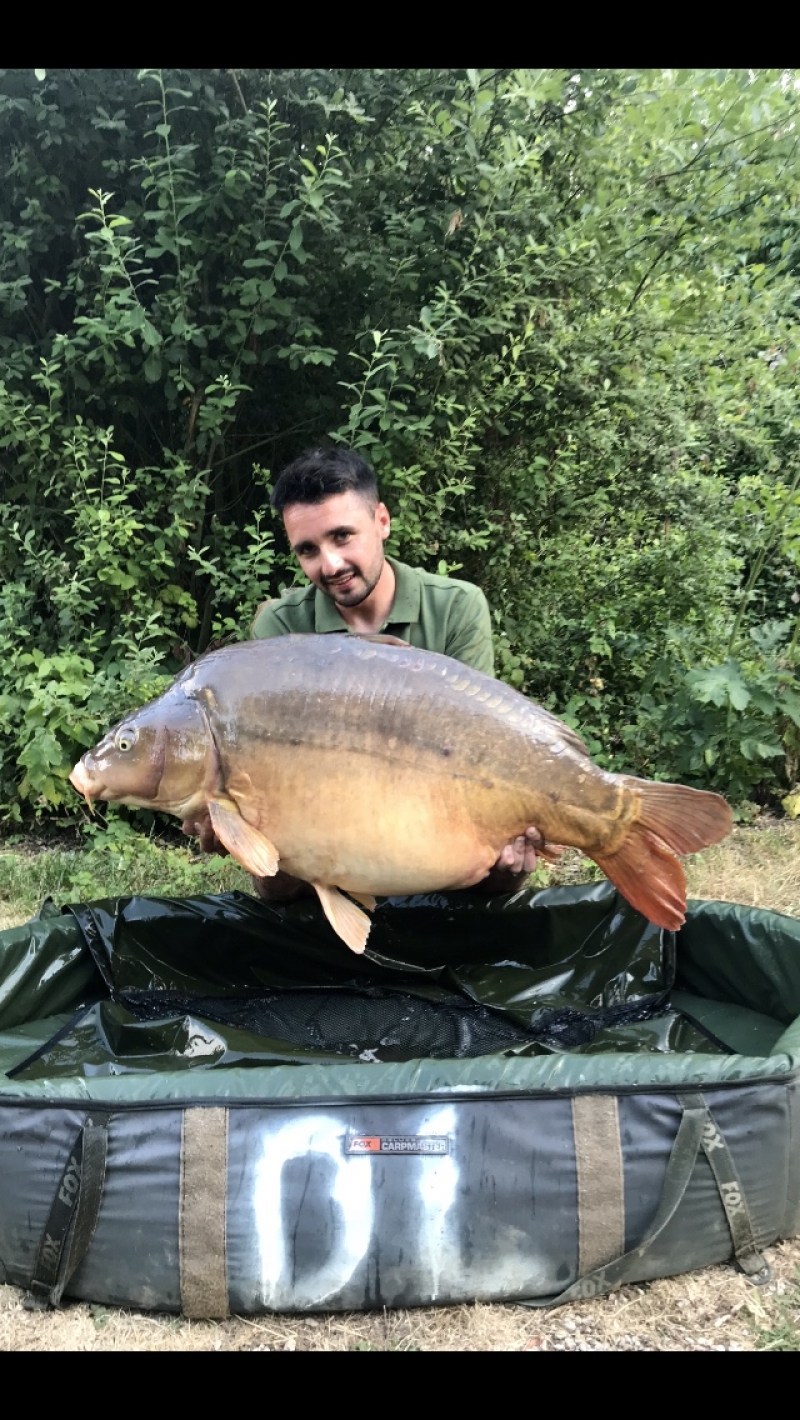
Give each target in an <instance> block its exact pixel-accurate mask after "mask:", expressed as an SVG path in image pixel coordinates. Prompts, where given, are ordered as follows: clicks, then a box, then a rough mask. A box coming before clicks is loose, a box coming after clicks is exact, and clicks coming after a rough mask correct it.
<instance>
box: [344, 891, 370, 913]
mask: <svg viewBox="0 0 800 1420" xmlns="http://www.w3.org/2000/svg"><path fill="white" fill-rule="evenodd" d="M347 896H348V897H353V898H355V900H356V902H360V903H361V906H362V907H366V909H367V912H374V911H375V908H376V907H377V906H378V899H377V898H376V897H373V896H372V893H371V892H351V891H350V889H349V888H348V889H347Z"/></svg>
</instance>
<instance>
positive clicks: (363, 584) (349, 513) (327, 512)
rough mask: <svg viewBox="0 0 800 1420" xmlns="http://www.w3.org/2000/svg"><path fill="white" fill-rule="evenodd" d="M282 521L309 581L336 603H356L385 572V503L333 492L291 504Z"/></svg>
mask: <svg viewBox="0 0 800 1420" xmlns="http://www.w3.org/2000/svg"><path fill="white" fill-rule="evenodd" d="M283 525H284V527H285V528H286V535H287V537H288V539H289V542H290V543H291V545H292V551H293V552H294V554H295V556H296V558H297V560H298V562H299V563H300V566H301V567H302V569H303V571H304V572H305V574H306V576H307V577H308V579H309V581H311V582H313V583H314V586H315V587H319V588H320V590H321V591H323V592H325V594H326V595H327V596H329V597H331V598H332V599H333V601H334V602H335V603H336V605H337V606H360V604H361V602H363V601H366V599H367V597H368V596H369V594H370V592H371V591H372V590H373V589H374V587H375V586H376V585H377V582H378V579H379V577H380V575H381V572H382V571H383V566H384V560H385V559H384V550H383V545H384V543H385V541H386V539H387V537H388V536H389V531H390V527H391V522H390V518H389V511H388V509H387V507H386V505H385V504H384V503H378V504H377V505H376V506H374V507H373V506H372V504H370V503H369V502H368V501H367V500H366V499H365V498H363V497H362V496H361V495H360V494H358V493H352V492H350V493H336V494H334V495H333V497H331V498H326V499H325V501H324V502H323V503H290V504H289V505H288V506H287V507H286V508H284V510H283Z"/></svg>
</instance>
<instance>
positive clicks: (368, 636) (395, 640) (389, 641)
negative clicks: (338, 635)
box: [350, 631, 411, 647]
mask: <svg viewBox="0 0 800 1420" xmlns="http://www.w3.org/2000/svg"><path fill="white" fill-rule="evenodd" d="M350 635H351V636H353V637H354V638H355V639H356V640H357V641H377V643H378V645H379V646H408V647H411V642H410V641H401V640H400V637H399V636H385V635H384V634H383V632H382V631H374V632H373V631H351V632H350Z"/></svg>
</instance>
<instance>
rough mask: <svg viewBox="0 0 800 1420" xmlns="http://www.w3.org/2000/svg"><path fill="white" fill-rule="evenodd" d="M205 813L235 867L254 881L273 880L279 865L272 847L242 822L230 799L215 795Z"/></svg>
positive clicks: (276, 851)
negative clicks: (239, 865) (240, 868)
mask: <svg viewBox="0 0 800 1420" xmlns="http://www.w3.org/2000/svg"><path fill="white" fill-rule="evenodd" d="M208 812H209V815H210V817H211V823H212V826H213V828H214V832H215V833H216V835H217V838H218V839H219V841H220V843H222V844H224V846H225V847H226V848H227V850H228V852H229V853H230V854H231V857H233V858H235V859H236V861H237V863H241V865H242V867H243V868H246V869H247V871H248V873H254V874H255V876H256V877H257V878H273V877H274V876H275V874H276V873H277V871H278V863H279V862H280V854H279V853H278V850H277V848H276V847H275V844H274V843H270V841H269V839H268V838H267V837H266V836H265V835H264V834H263V833H261V831H260V830H259V829H257V828H253V826H252V824H249V823H247V821H246V820H245V819H243V818H242V815H241V814H240V813H239V810H238V808H237V807H236V804H235V803H234V802H233V799H226V798H222V797H221V796H220V795H216V796H215V797H214V798H213V799H209V801H208Z"/></svg>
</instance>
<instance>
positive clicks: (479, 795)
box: [70, 634, 732, 952]
mask: <svg viewBox="0 0 800 1420" xmlns="http://www.w3.org/2000/svg"><path fill="white" fill-rule="evenodd" d="M70 781H71V783H72V784H73V786H74V788H75V789H76V790H77V791H78V793H80V794H83V795H84V797H85V798H86V799H87V801H88V802H89V803H90V805H91V803H92V802H93V801H94V800H95V799H101V800H105V801H107V802H113V803H120V804H127V805H130V806H132V807H137V808H145V809H151V810H156V811H159V812H163V813H167V814H175V815H177V816H178V818H180V819H182V820H186V819H193V820H195V821H196V820H197V819H198V818H200V817H202V816H203V815H204V813H205V812H207V813H208V815H209V816H210V819H211V823H212V824H213V827H214V831H215V833H216V835H217V838H218V839H219V840H220V842H221V843H222V844H223V845H224V847H225V848H226V849H227V850H228V852H229V853H230V854H231V855H232V856H233V857H234V858H235V859H237V861H238V862H239V863H241V864H242V866H243V867H244V868H246V869H247V870H248V871H249V872H250V873H253V874H255V876H257V877H270V876H273V875H274V874H275V873H276V872H277V871H278V868H279V866H280V868H281V869H282V870H283V871H285V872H287V873H290V874H292V876H294V877H297V878H301V879H303V880H304V881H305V882H307V883H310V884H312V885H313V887H314V889H315V890H316V893H317V895H318V897H319V900H320V903H321V906H322V910H323V912H324V913H325V916H326V917H327V919H328V921H329V922H330V924H331V927H332V928H333V930H334V931H335V932H336V933H337V934H338V935H339V937H340V938H341V939H342V940H343V941H344V942H345V943H346V944H347V946H348V947H350V948H351V949H352V950H353V951H356V952H361V951H363V950H364V948H365V946H366V942H367V939H368V935H369V931H370V926H371V919H370V916H369V913H370V912H371V911H373V910H374V908H375V906H376V899H377V898H378V897H393V896H400V895H405V894H416V893H425V892H432V891H444V890H452V889H460V888H469V887H472V886H474V885H475V884H476V883H478V882H479V881H480V880H481V879H482V878H484V877H485V876H486V874H487V872H488V871H489V869H490V868H491V867H492V866H493V864H494V863H495V862H496V861H497V858H498V857H499V855H500V852H501V850H502V849H503V847H504V846H505V845H506V844H507V843H509V842H511V840H512V839H514V838H515V837H517V836H518V835H520V834H522V833H524V832H525V830H526V828H527V827H528V826H529V825H531V824H535V825H536V826H537V828H538V829H539V831H540V833H541V835H542V837H543V839H544V843H545V845H547V844H559V845H566V846H571V847H575V848H578V849H580V850H582V852H583V853H584V854H585V855H586V856H587V857H589V858H592V859H593V860H594V862H595V863H597V864H598V866H599V867H600V868H601V869H602V871H603V872H604V873H605V875H606V877H608V878H609V879H610V880H611V882H612V883H613V884H614V885H615V887H616V888H617V889H618V891H619V892H620V893H621V894H622V896H623V897H624V898H625V899H626V900H627V901H628V902H629V903H630V904H631V906H632V907H634V908H636V909H637V910H638V911H639V912H641V913H643V914H644V916H645V917H647V918H649V920H650V921H651V922H653V923H654V924H655V925H656V926H659V927H663V928H665V929H669V930H677V928H679V927H680V926H682V924H683V922H684V920H685V913H686V879H685V876H684V871H683V866H682V864H681V862H680V860H679V857H678V856H677V855H678V854H685V853H694V852H696V851H698V850H700V849H702V848H706V847H708V846H710V845H711V844H713V843H718V842H719V841H720V840H721V839H722V838H724V837H725V835H726V834H727V833H729V832H730V829H731V826H732V815H731V810H730V807H729V806H728V804H727V803H726V801H725V799H724V798H722V797H721V796H720V795H719V794H713V793H709V792H706V791H704V790H699V789H691V788H688V787H687V786H685V785H682V784H665V783H657V782H652V781H650V780H646V779H637V778H635V777H633V776H632V775H628V774H616V773H611V772H609V771H607V770H604V769H601V768H599V767H598V766H597V765H596V764H594V763H593V762H592V760H591V758H590V756H589V753H588V750H587V749H586V746H585V745H584V743H583V741H582V740H581V738H580V736H579V735H578V734H577V733H576V732H575V731H574V730H573V729H571V728H570V727H569V726H568V725H566V724H564V723H563V722H562V721H561V720H559V719H558V718H557V717H556V716H555V715H553V714H551V713H550V712H549V711H548V710H545V709H544V708H543V707H542V706H540V705H537V704H536V703H535V702H534V701H532V700H529V699H528V698H527V697H526V696H524V695H522V694H521V693H520V692H519V691H516V690H513V689H512V688H511V687H510V686H508V685H505V684H504V683H503V682H502V681H498V680H493V679H492V678H491V677H490V676H487V675H484V674H482V673H481V672H479V671H476V670H472V669H471V668H470V667H469V666H466V665H464V664H463V663H462V662H460V661H456V660H453V659H452V658H451V657H449V656H443V655H440V654H439V653H437V652H434V651H422V650H417V649H416V648H412V647H410V646H406V645H404V644H403V643H399V642H397V641H396V640H395V638H392V637H381V636H375V637H370V636H366V637H359V636H355V635H352V634H340V635H333V634H329V635H289V636H281V637H275V638H272V639H269V640H258V641H243V642H239V643H237V644H235V645H230V646H224V647H221V648H219V649H218V650H214V651H211V652H208V653H207V654H206V655H204V656H201V657H199V658H198V660H196V661H195V662H194V663H193V664H192V665H191V666H189V667H188V668H187V669H186V670H185V671H184V672H183V673H182V674H181V675H179V676H178V677H177V679H176V680H175V681H174V682H173V683H172V685H171V686H170V687H169V688H168V689H167V690H166V691H165V692H164V693H163V694H162V695H161V696H159V697H158V699H156V700H153V701H151V702H150V703H149V704H148V705H145V706H144V707H143V708H142V709H140V710H137V711H136V712H135V713H133V714H130V715H128V716H126V717H125V719H124V720H121V721H120V722H119V723H118V724H117V725H115V726H114V727H113V728H112V729H111V730H109V732H108V734H107V735H105V737H104V738H103V739H102V740H101V741H100V742H99V744H97V745H96V746H95V748H94V749H92V750H89V751H88V752H87V753H86V754H84V755H83V757H82V758H81V760H80V761H79V762H78V764H76V765H75V767H74V769H73V770H72V773H71V774H70Z"/></svg>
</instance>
